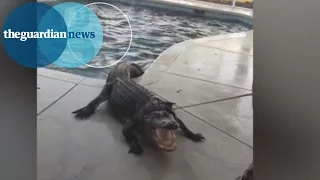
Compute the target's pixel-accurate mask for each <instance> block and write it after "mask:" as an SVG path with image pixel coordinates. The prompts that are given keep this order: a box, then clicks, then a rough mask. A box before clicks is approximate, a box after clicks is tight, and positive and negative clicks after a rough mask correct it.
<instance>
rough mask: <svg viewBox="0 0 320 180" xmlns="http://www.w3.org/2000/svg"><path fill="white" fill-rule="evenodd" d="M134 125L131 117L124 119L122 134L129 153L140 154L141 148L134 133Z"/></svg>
mask: <svg viewBox="0 0 320 180" xmlns="http://www.w3.org/2000/svg"><path fill="white" fill-rule="evenodd" d="M135 126H136V122H135V121H134V120H133V119H128V120H126V122H125V123H124V126H123V129H122V134H123V135H124V137H125V139H126V141H127V143H128V144H129V146H130V150H129V153H133V154H142V153H143V149H142V148H141V146H140V144H139V141H138V137H137V136H136V135H135V133H134V130H135Z"/></svg>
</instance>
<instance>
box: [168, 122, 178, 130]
mask: <svg viewBox="0 0 320 180" xmlns="http://www.w3.org/2000/svg"><path fill="white" fill-rule="evenodd" d="M178 127H179V125H178V124H177V123H175V122H173V123H168V124H167V128H168V129H178Z"/></svg>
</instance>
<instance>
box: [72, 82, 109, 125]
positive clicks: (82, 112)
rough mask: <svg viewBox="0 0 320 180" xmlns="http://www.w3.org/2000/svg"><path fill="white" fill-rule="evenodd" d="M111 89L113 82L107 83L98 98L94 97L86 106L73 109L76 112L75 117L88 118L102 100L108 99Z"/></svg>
mask: <svg viewBox="0 0 320 180" xmlns="http://www.w3.org/2000/svg"><path fill="white" fill-rule="evenodd" d="M111 89H112V84H111V83H108V84H106V85H105V86H104V87H103V89H102V91H101V93H100V94H99V95H98V96H97V97H96V98H94V99H93V100H92V101H91V102H90V103H89V104H88V105H87V106H86V107H83V108H81V109H78V110H76V111H73V112H72V113H73V114H76V116H75V117H76V118H77V119H87V118H88V117H90V116H91V115H92V114H93V113H94V111H95V110H96V109H97V107H98V106H99V105H100V104H101V103H102V102H104V101H106V100H107V99H108V95H109V93H110V92H111Z"/></svg>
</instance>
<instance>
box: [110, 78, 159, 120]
mask: <svg viewBox="0 0 320 180" xmlns="http://www.w3.org/2000/svg"><path fill="white" fill-rule="evenodd" d="M154 98H155V96H154V95H153V94H152V93H150V92H149V91H148V90H147V89H145V88H144V87H142V86H141V85H139V84H137V83H135V82H134V81H132V80H130V79H127V78H125V77H118V78H116V80H115V81H114V84H113V87H112V91H111V93H110V95H109V98H108V110H109V111H110V113H111V114H112V115H113V116H115V118H117V119H122V118H128V117H132V115H133V114H134V113H136V112H137V110H138V109H139V108H140V107H141V106H143V105H145V104H146V103H148V102H151V101H152V99H154Z"/></svg>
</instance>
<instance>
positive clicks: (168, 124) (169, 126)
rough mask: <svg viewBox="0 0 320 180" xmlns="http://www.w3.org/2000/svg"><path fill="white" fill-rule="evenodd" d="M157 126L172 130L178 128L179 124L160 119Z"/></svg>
mask: <svg viewBox="0 0 320 180" xmlns="http://www.w3.org/2000/svg"><path fill="white" fill-rule="evenodd" d="M159 127H160V128H163V129H168V130H174V129H178V128H179V125H178V123H177V122H176V121H161V122H160V125H159Z"/></svg>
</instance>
